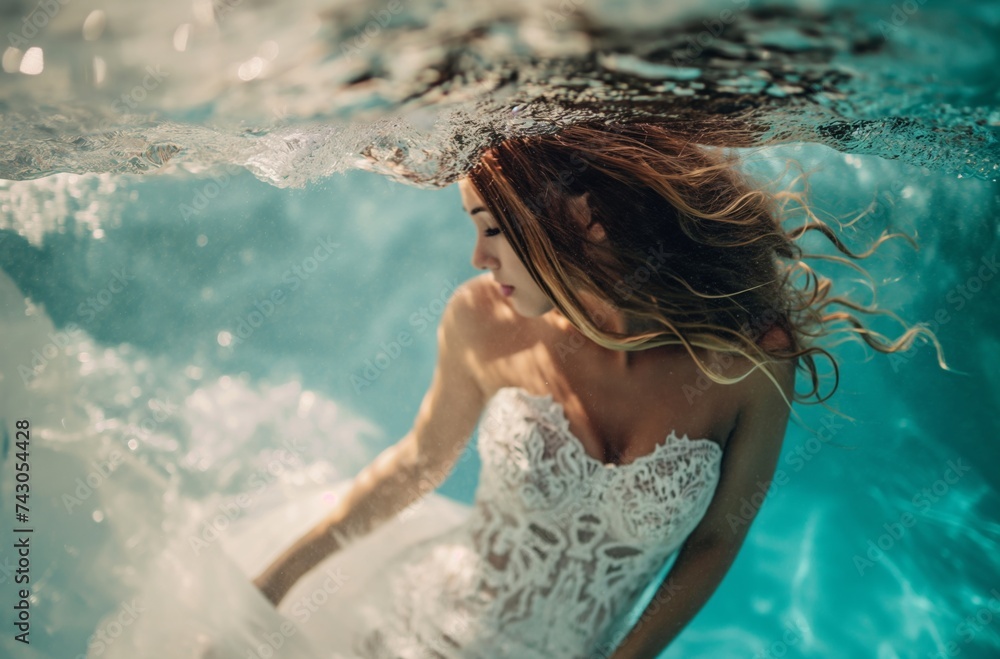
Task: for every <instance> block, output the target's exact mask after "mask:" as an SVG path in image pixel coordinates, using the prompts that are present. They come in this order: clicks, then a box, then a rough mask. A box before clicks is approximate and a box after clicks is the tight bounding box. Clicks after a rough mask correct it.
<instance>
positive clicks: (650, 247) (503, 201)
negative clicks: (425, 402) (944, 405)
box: [467, 123, 943, 407]
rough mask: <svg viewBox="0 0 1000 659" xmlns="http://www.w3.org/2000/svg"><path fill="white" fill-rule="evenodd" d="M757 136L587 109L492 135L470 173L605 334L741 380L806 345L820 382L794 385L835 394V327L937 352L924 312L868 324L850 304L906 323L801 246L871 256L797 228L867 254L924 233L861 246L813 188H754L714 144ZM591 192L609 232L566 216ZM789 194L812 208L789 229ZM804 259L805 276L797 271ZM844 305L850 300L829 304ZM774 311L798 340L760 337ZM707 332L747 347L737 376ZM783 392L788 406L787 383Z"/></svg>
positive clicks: (564, 297)
mask: <svg viewBox="0 0 1000 659" xmlns="http://www.w3.org/2000/svg"><path fill="white" fill-rule="evenodd" d="M699 138H704V139H699ZM750 141H751V140H750V139H749V138H748V136H747V135H746V134H745V133H741V132H740V131H739V130H738V129H733V130H731V131H729V134H725V132H723V133H720V132H719V131H718V130H717V129H715V130H713V132H712V133H711V134H710V135H708V134H702V135H697V134H690V133H689V134H685V133H684V132H682V131H678V130H676V129H674V128H673V127H665V126H660V125H656V124H650V123H626V124H613V125H607V124H599V125H598V124H578V125H574V126H570V127H567V128H562V129H560V130H559V131H558V132H554V133H551V134H545V135H531V136H526V137H515V138H507V139H504V140H503V141H501V142H499V143H498V144H495V145H493V146H490V147H489V148H487V149H486V150H485V151H484V152H483V153H482V154H481V155H480V158H479V160H478V162H477V163H476V165H475V166H474V167H473V168H472V169H471V170H470V171H469V172H468V174H467V175H468V178H469V181H470V183H472V185H473V186H474V187H475V188H476V190H477V192H478V193H479V194H480V196H481V197H482V198H483V200H484V201H485V202H486V205H487V206H488V208H489V211H490V212H491V214H492V215H493V217H494V218H496V221H497V222H498V224H499V225H500V228H501V230H502V231H503V233H504V234H505V235H506V238H507V240H508V241H509V242H510V245H511V247H512V248H513V249H514V251H515V252H516V253H517V255H518V257H519V258H520V259H521V261H522V262H523V263H524V265H525V267H526V268H527V270H528V272H530V273H531V277H532V278H533V279H534V281H535V282H536V283H537V284H538V286H539V287H540V288H541V289H542V290H543V291H544V292H545V293H546V295H547V296H548V297H549V298H550V299H551V300H552V302H553V304H554V305H555V307H556V308H557V309H558V310H559V311H560V312H561V313H562V314H563V315H564V316H565V317H566V318H567V319H569V320H570V322H572V323H573V324H574V325H575V326H576V327H577V328H578V329H579V330H580V331H581V332H582V333H583V334H584V335H585V336H587V337H589V338H590V339H591V340H593V341H595V342H596V343H598V344H600V345H602V346H605V347H607V348H610V349H615V350H643V349H647V348H652V347H656V346H661V345H671V344H680V345H683V346H684V347H685V348H686V350H687V352H688V353H689V354H690V355H691V357H692V359H694V361H695V363H696V364H697V366H698V368H699V369H700V370H701V371H702V372H703V373H704V374H705V376H706V377H708V378H710V379H711V380H712V381H714V382H719V383H722V384H729V383H735V382H739V381H741V380H742V379H743V378H745V377H746V376H747V375H749V374H750V372H752V371H753V370H755V369H756V368H763V370H764V371H765V373H767V375H768V377H769V378H770V379H771V381H772V382H773V383H774V384H775V386H776V387H778V390H779V391H781V387H780V385H779V384H778V382H777V380H776V378H775V377H774V375H773V373H772V371H771V370H770V368H769V364H772V363H774V362H777V361H782V360H789V359H794V360H795V363H796V370H798V369H803V370H804V371H805V372H806V374H807V376H808V378H809V381H810V382H811V384H812V388H811V389H810V390H809V391H808V392H804V393H799V392H798V391H795V392H794V393H793V400H798V401H801V402H808V401H810V400H812V399H815V400H814V401H813V402H815V403H824V402H825V401H826V400H828V399H829V398H830V397H831V396H832V395H833V393H834V392H835V391H836V389H837V386H838V383H839V379H840V373H839V367H838V365H837V360H836V359H835V358H834V356H833V355H832V354H831V353H830V352H829V351H827V350H826V349H825V348H823V347H821V346H819V345H817V343H818V341H819V339H821V338H822V337H824V336H826V335H830V334H834V333H837V332H847V333H851V334H853V335H854V336H855V338H856V337H860V339H862V340H863V341H864V342H865V343H867V344H868V345H869V346H871V347H872V348H874V349H875V350H877V351H879V352H883V353H892V352H896V351H902V350H907V349H908V348H909V347H910V345H911V344H912V342H913V340H914V338H915V337H916V335H918V334H926V335H928V336H929V337H930V339H931V340H933V341H934V343H935V345H936V346H937V347H938V350H939V361H940V345H939V344H938V342H937V338H936V337H935V336H934V334H933V333H932V332H931V331H930V330H929V329H928V328H926V327H925V326H923V325H917V326H914V327H910V328H908V329H906V331H905V332H904V333H903V335H902V336H901V337H899V338H898V339H897V340H896V341H891V340H889V339H888V338H887V337H885V336H884V335H882V334H879V333H878V332H875V331H873V330H871V329H868V328H866V327H865V326H864V325H863V324H862V323H861V321H860V320H859V319H858V317H857V316H856V315H855V314H852V313H850V311H852V310H853V311H855V312H858V313H862V314H883V315H889V316H891V317H893V318H894V319H895V320H897V321H898V322H899V323H901V324H902V325H903V326H904V327H906V323H904V322H903V321H902V320H900V319H899V317H898V316H896V314H894V313H892V312H891V311H888V310H885V309H876V308H874V305H873V306H865V305H862V304H859V303H857V302H855V301H852V300H850V299H848V298H847V297H846V296H841V295H833V294H832V289H833V281H832V280H831V279H830V278H827V277H824V276H822V275H820V274H819V273H818V272H816V271H815V270H814V269H813V268H812V267H810V266H809V265H808V264H806V263H805V259H827V260H835V261H840V262H842V263H844V264H846V265H848V266H850V267H852V268H854V269H855V270H858V271H859V272H861V273H862V274H863V275H865V276H868V275H867V272H865V271H864V269H862V268H860V266H858V265H856V264H854V263H851V262H849V261H847V260H846V259H844V258H843V257H838V256H827V255H820V254H809V253H806V252H804V251H803V250H802V248H801V247H800V246H799V245H798V244H797V242H796V241H798V240H799V239H800V238H801V237H802V236H803V235H805V234H806V233H807V232H810V231H815V232H819V233H821V234H822V235H824V236H826V238H828V239H829V240H830V241H831V242H832V243H833V244H834V245H835V246H836V248H837V249H838V250H839V251H840V252H842V253H843V254H845V255H847V256H849V257H850V258H852V259H855V260H858V259H862V258H866V257H868V256H869V255H871V254H872V252H874V251H875V249H877V248H878V246H879V245H881V244H882V243H883V242H885V241H886V240H889V239H890V238H893V237H901V238H904V239H906V240H907V242H909V243H910V244H911V245H912V246H913V247H914V249H919V248H918V246H917V244H916V243H915V242H914V241H913V240H912V239H911V238H910V237H909V236H906V235H905V234H900V233H893V234H888V235H885V233H884V232H883V235H882V236H881V237H880V238H879V239H878V240H877V242H876V243H875V244H874V245H873V246H872V247H871V248H870V249H869V250H868V251H867V252H865V253H862V254H855V253H853V252H851V251H850V250H849V249H848V248H847V247H845V245H844V244H843V242H842V241H841V240H840V239H839V238H838V237H837V234H836V233H835V232H834V231H833V230H832V229H831V228H830V227H829V226H828V225H827V223H826V222H824V221H822V220H820V219H819V218H818V217H816V215H815V214H814V213H813V212H812V210H811V209H810V208H809V207H808V205H807V204H806V203H805V202H804V200H803V194H802V193H799V192H794V191H791V190H784V191H779V192H777V193H773V194H772V193H768V192H765V191H764V190H762V189H758V187H755V186H754V185H752V184H751V182H750V180H749V179H748V178H747V177H746V176H745V175H744V174H742V173H741V171H740V169H739V166H740V159H739V157H738V155H736V154H735V153H734V152H731V151H729V150H727V149H720V148H715V147H714V146H710V145H708V143H710V142H714V143H716V144H719V143H727V144H728V145H730V146H742V145H745V144H747V143H749V142H750ZM585 193H589V194H588V195H587V197H586V200H587V207H588V208H589V211H590V215H591V219H592V220H594V221H596V222H599V223H600V224H601V225H602V226H603V227H604V231H605V235H606V239H602V240H601V241H600V242H594V241H591V240H589V239H588V238H587V236H586V232H584V231H583V230H582V229H581V225H580V224H578V223H576V222H573V221H570V218H571V217H572V213H574V212H577V213H579V206H578V205H577V204H575V203H574V199H576V198H579V197H580V195H583V194H585ZM793 201H794V202H798V204H799V205H800V206H801V207H802V208H803V209H804V211H805V216H806V221H805V223H803V224H801V225H799V226H796V227H794V228H791V229H788V230H786V229H785V228H784V227H783V226H782V221H781V219H780V218H781V217H782V216H783V215H784V214H785V212H786V211H787V205H788V203H790V202H793ZM800 274H801V275H804V279H805V285H804V286H798V285H797V277H796V275H800ZM868 279H869V280H870V277H868ZM872 286H873V290H874V283H872ZM584 291H585V292H587V293H589V294H591V295H595V296H597V297H598V298H599V299H601V300H603V301H605V302H607V303H609V304H611V305H613V306H614V307H616V308H617V309H620V310H621V311H623V312H625V313H626V314H630V315H632V316H633V317H635V318H638V319H645V323H644V325H643V326H653V327H656V329H653V330H650V331H643V332H641V333H639V334H628V333H624V332H613V331H609V330H605V329H602V328H601V327H600V326H599V324H598V323H597V322H595V318H593V317H592V316H591V314H590V312H589V311H588V310H587V308H586V307H585V306H584V305H583V304H581V297H580V293H581V292H584ZM835 305H837V306H840V307H844V308H846V309H847V311H845V310H837V311H834V310H831V309H830V307H832V306H835ZM774 325H778V326H780V327H781V328H783V329H784V330H785V331H786V332H787V334H788V336H790V337H791V339H792V345H790V346H788V347H786V348H775V347H774V346H769V347H764V346H762V345H760V343H759V341H760V339H761V337H763V336H764V334H765V333H766V332H767V331H768V330H769V329H770V328H771V327H773V326H774ZM695 347H700V348H703V349H707V350H711V351H717V352H721V353H729V354H739V355H742V356H744V357H746V358H747V359H749V360H750V362H751V363H752V367H751V368H750V370H748V371H747V372H746V373H743V374H742V375H740V376H738V377H725V376H723V375H721V374H720V373H717V372H715V371H716V370H718V369H712V368H709V367H708V366H706V364H705V363H704V362H703V361H702V360H701V359H700V358H699V356H698V354H697V353H696V351H695V350H694V348H695ZM817 355H823V356H824V357H825V358H826V359H828V360H829V361H830V363H831V364H832V366H833V373H834V383H833V387H832V389H831V390H830V391H829V393H827V394H826V395H825V396H824V395H821V394H820V379H821V378H820V375H819V371H818V369H817V364H816V356H817ZM942 363H943V362H942ZM782 397H783V398H784V399H785V402H786V403H787V404H788V405H789V406H790V407H791V405H792V401H789V400H788V398H787V397H786V396H785V395H784V392H782Z"/></svg>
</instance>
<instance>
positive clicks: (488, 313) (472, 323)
mask: <svg viewBox="0 0 1000 659" xmlns="http://www.w3.org/2000/svg"><path fill="white" fill-rule="evenodd" d="M517 320H518V317H517V314H516V312H514V310H513V309H511V308H510V306H509V305H508V304H507V303H506V302H505V301H504V299H503V297H502V296H501V295H500V292H499V291H498V290H497V287H496V284H494V283H493V281H492V279H491V278H490V276H489V274H488V273H484V274H481V275H477V276H475V277H473V278H472V279H469V280H467V281H465V282H463V283H462V284H461V285H459V287H458V288H456V289H455V292H454V293H453V294H452V297H451V299H450V300H449V301H448V307H447V309H446V311H445V313H444V317H443V318H442V325H445V324H447V325H449V329H448V330H447V331H449V333H451V334H452V335H453V336H454V337H455V339H457V340H460V341H461V342H462V343H464V344H465V345H466V346H468V347H469V348H471V349H472V350H473V351H474V352H478V351H479V350H484V349H488V348H489V347H490V346H492V347H493V348H496V347H498V344H499V343H503V339H504V338H505V337H509V336H510V335H511V329H512V328H513V325H514V324H516V323H517Z"/></svg>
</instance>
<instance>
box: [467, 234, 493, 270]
mask: <svg viewBox="0 0 1000 659" xmlns="http://www.w3.org/2000/svg"><path fill="white" fill-rule="evenodd" d="M472 267H473V268H475V269H476V270H496V269H497V268H499V267H500V261H499V259H497V257H496V256H495V255H494V254H493V253H492V252H490V250H489V248H487V247H486V245H485V242H484V240H483V238H482V237H481V236H480V237H478V238H476V244H475V246H474V247H473V248H472Z"/></svg>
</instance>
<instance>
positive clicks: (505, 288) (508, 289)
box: [500, 284, 514, 295]
mask: <svg viewBox="0 0 1000 659" xmlns="http://www.w3.org/2000/svg"><path fill="white" fill-rule="evenodd" d="M500 292H501V293H503V294H504V295H510V294H511V293H513V292H514V287H513V286H508V285H507V284H500Z"/></svg>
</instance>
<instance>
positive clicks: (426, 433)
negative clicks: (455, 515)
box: [254, 283, 485, 604]
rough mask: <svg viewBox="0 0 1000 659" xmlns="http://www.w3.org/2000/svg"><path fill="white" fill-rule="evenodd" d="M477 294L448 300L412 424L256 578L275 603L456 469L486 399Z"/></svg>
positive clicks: (463, 291)
mask: <svg viewBox="0 0 1000 659" xmlns="http://www.w3.org/2000/svg"><path fill="white" fill-rule="evenodd" d="M473 295H474V292H473V290H472V287H470V286H469V284H468V283H466V284H463V285H462V286H460V287H459V288H458V289H457V290H456V291H455V293H454V294H453V295H452V297H451V299H450V300H449V301H448V305H447V307H446V308H445V311H444V314H443V316H442V319H441V324H440V326H439V328H438V334H437V335H438V363H437V368H436V370H435V372H434V377H433V379H432V381H431V385H430V387H429V389H428V391H427V393H426V394H425V396H424V399H423V402H422V403H421V405H420V410H419V412H418V413H417V417H416V419H415V421H414V424H413V428H412V429H411V430H410V431H409V432H408V433H407V434H406V435H405V436H404V437H403V438H402V439H401V440H400V441H399V442H397V443H396V444H394V445H392V446H390V447H388V448H387V449H385V450H384V451H382V452H381V453H380V454H379V455H378V456H377V457H376V458H375V459H374V460H373V461H372V463H371V464H370V465H368V466H367V467H365V468H364V469H363V470H361V472H360V473H359V474H358V475H357V476H356V477H355V478H354V480H353V483H352V485H351V487H350V489H349V490H348V491H347V493H346V494H345V495H344V497H343V498H342V499H341V500H340V501H339V502H338V503H337V505H336V506H335V507H334V509H333V510H332V511H330V513H329V515H327V517H326V518H325V519H323V520H322V521H321V522H320V523H319V524H317V525H316V526H315V527H314V528H313V529H311V530H310V531H309V532H307V533H306V534H305V535H304V536H302V537H301V538H299V539H298V540H297V541H296V542H295V543H294V544H293V545H292V546H291V547H290V548H289V549H288V550H286V551H285V552H284V553H283V554H282V555H281V556H280V557H279V558H278V559H277V560H275V561H274V562H273V563H272V564H271V565H270V566H269V567H268V568H267V569H266V570H265V571H264V572H263V573H262V574H261V575H260V576H259V577H257V578H256V579H255V580H254V584H255V585H256V586H257V587H258V588H260V589H261V590H262V591H263V592H264V594H265V596H267V597H268V599H270V600H271V601H272V602H273V603H275V604H277V603H278V602H279V601H281V599H282V598H283V597H284V596H285V594H286V593H287V592H288V590H289V589H291V587H292V586H293V585H294V584H295V582H297V581H298V580H299V579H300V578H301V577H302V576H303V575H305V574H306V573H307V572H309V570H311V569H312V568H313V567H315V566H316V565H318V564H319V563H320V562H321V561H322V560H323V559H324V558H325V557H326V556H328V555H329V554H330V553H332V552H334V551H337V550H338V549H340V548H341V547H343V546H345V545H346V544H348V543H350V542H351V540H353V539H356V538H359V537H361V536H363V535H366V534H368V533H370V532H371V531H373V530H374V529H376V528H378V527H379V526H380V525H381V524H383V523H385V522H386V521H388V520H390V519H392V518H393V517H394V516H395V515H396V514H397V513H399V512H400V511H401V510H403V509H404V508H406V507H407V506H409V505H410V504H412V503H413V502H414V501H416V500H418V499H419V498H421V497H422V496H423V495H425V494H427V493H428V492H430V491H432V490H433V489H435V488H437V487H438V486H439V485H440V484H441V483H442V482H444V480H445V479H446V478H447V476H448V474H449V473H450V472H451V469H452V468H453V466H454V464H455V462H456V461H457V459H458V457H459V456H460V455H461V452H462V450H463V449H464V447H465V446H466V444H467V443H468V441H469V439H470V437H471V435H472V431H473V430H474V428H475V425H476V422H477V420H478V418H479V415H480V414H481V412H482V409H483V406H484V404H485V400H484V394H483V391H482V389H481V387H480V385H479V382H478V380H477V379H476V377H475V375H474V374H473V371H472V369H471V368H470V363H471V362H470V359H471V350H472V346H473V335H474V333H475V332H476V323H475V320H476V319H475V312H476V307H475V304H474V299H473Z"/></svg>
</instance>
